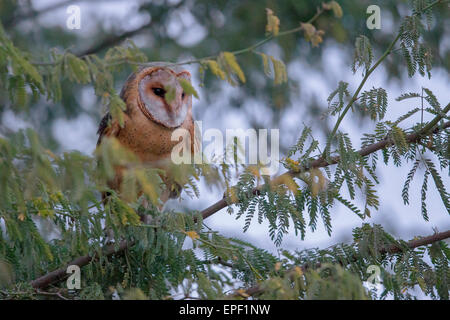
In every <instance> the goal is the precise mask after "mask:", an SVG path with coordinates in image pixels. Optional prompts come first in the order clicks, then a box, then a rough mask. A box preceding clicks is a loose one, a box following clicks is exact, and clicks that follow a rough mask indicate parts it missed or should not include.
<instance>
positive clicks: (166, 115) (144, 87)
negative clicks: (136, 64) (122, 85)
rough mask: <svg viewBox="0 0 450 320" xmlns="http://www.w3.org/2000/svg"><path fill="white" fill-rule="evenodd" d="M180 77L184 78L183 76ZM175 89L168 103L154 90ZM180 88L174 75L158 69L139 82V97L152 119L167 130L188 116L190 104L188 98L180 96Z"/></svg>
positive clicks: (189, 98)
mask: <svg viewBox="0 0 450 320" xmlns="http://www.w3.org/2000/svg"><path fill="white" fill-rule="evenodd" d="M180 77H183V78H186V77H185V76H184V74H181V75H180ZM155 88H160V89H167V88H173V89H175V98H174V99H173V100H172V101H171V102H170V103H168V102H167V101H166V99H165V97H164V96H158V95H157V94H155V92H154V89H155ZM182 93H183V88H182V87H181V85H180V83H179V81H178V79H177V76H176V74H174V73H172V72H170V71H169V70H165V69H158V70H156V71H154V72H153V73H151V74H149V75H147V76H145V77H144V78H143V79H142V80H141V81H140V82H139V96H140V98H141V101H142V102H143V104H144V106H145V108H146V109H147V111H148V112H149V113H150V115H151V116H152V118H153V119H154V120H155V121H156V122H158V123H160V124H162V125H164V126H165V127H168V128H176V127H179V126H180V125H181V124H182V123H183V122H184V120H185V119H186V116H187V114H188V111H189V108H190V106H191V103H192V98H191V97H190V96H185V97H184V98H183V96H182Z"/></svg>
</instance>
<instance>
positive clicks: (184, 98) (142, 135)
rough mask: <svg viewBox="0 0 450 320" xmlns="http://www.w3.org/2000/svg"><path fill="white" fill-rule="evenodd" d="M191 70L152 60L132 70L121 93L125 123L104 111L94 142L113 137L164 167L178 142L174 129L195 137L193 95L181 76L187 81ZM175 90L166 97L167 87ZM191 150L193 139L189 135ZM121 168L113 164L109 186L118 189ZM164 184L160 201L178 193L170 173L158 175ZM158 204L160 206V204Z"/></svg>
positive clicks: (144, 158) (142, 158) (192, 148)
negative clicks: (149, 64) (168, 99)
mask: <svg viewBox="0 0 450 320" xmlns="http://www.w3.org/2000/svg"><path fill="white" fill-rule="evenodd" d="M190 78H191V76H190V73H189V72H188V71H186V70H183V69H181V68H180V67H176V66H173V65H172V66H168V65H164V64H163V63H154V64H152V65H151V66H149V67H145V68H141V69H140V70H139V71H137V72H135V73H132V74H131V75H130V76H129V77H128V79H127V80H126V82H125V84H124V86H123V88H122V91H121V93H120V97H121V98H122V100H123V101H124V102H125V104H126V110H125V112H124V125H123V127H120V125H119V123H118V122H117V121H114V120H112V118H111V115H110V114H109V113H107V114H106V115H105V116H104V117H103V119H102V120H101V122H100V126H99V129H98V134H99V138H98V142H97V146H98V145H100V144H101V142H102V138H103V137H105V136H106V137H115V138H116V139H117V140H118V141H119V142H120V143H121V144H122V145H123V146H124V147H126V148H127V149H128V150H130V151H131V152H133V153H134V154H135V155H136V156H137V157H138V158H139V159H140V160H141V161H142V162H143V163H145V164H147V165H149V166H151V167H154V168H159V169H163V170H167V169H168V167H169V164H170V161H171V152H172V148H173V147H174V146H175V145H176V144H177V143H178V142H177V141H172V139H171V136H172V133H173V132H174V130H176V129H178V128H183V129H185V130H186V132H189V134H190V136H191V137H194V136H195V134H194V127H195V126H194V119H193V116H192V96H191V95H187V94H185V92H184V91H183V88H182V86H181V85H180V79H185V80H187V81H189V82H190ZM168 88H172V90H173V89H174V90H175V97H174V98H173V99H171V101H167V99H166V95H165V94H166V90H168ZM191 141H192V146H191V150H192V152H193V153H194V150H195V144H196V143H197V142H196V140H195V139H191ZM121 172H122V170H121V168H116V176H115V178H114V180H113V181H110V183H109V186H110V188H112V189H114V190H117V191H119V190H120V184H121V181H122V174H121ZM161 178H162V179H163V181H164V182H165V184H166V188H165V190H164V191H163V193H162V194H161V196H160V200H161V202H162V205H163V204H164V203H165V202H166V201H167V200H168V199H169V198H171V197H175V196H176V195H177V194H178V193H179V191H180V190H179V186H178V188H175V189H178V190H174V188H173V186H174V184H173V183H172V182H171V181H170V175H166V176H164V177H163V176H162V177H161ZM162 205H161V206H160V208H161V207H162Z"/></svg>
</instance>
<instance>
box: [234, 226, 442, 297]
mask: <svg viewBox="0 0 450 320" xmlns="http://www.w3.org/2000/svg"><path fill="white" fill-rule="evenodd" d="M448 238H450V230H447V231H444V232H439V233H435V234H433V235H430V236H427V237H422V238H420V239H417V240H411V241H409V242H408V245H407V247H408V250H412V249H415V248H418V247H422V246H426V245H429V244H432V243H435V242H438V241H441V240H445V239H448ZM402 251H405V248H404V247H401V246H396V245H393V246H391V247H389V248H382V249H380V250H379V252H380V253H381V254H395V253H399V252H402ZM352 259H356V257H354V258H352ZM320 267H321V263H320V262H319V263H317V264H316V266H315V268H316V269H317V268H320ZM309 268H310V266H309V265H307V264H305V265H302V266H301V267H300V269H301V270H302V271H303V272H305V271H306V270H307V269H309ZM289 272H294V270H293V269H292V270H289V271H288V273H289ZM263 292H264V288H262V287H261V286H260V285H256V286H253V287H251V288H248V289H247V290H242V289H240V290H236V291H235V292H234V293H233V294H232V295H231V296H232V297H242V298H248V297H250V296H256V295H259V294H262V293H263Z"/></svg>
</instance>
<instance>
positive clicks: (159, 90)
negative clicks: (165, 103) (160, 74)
mask: <svg viewBox="0 0 450 320" xmlns="http://www.w3.org/2000/svg"><path fill="white" fill-rule="evenodd" d="M152 90H153V93H154V94H156V95H157V96H159V97H161V98H163V97H164V95H165V94H166V90H164V89H162V88H153V89H152Z"/></svg>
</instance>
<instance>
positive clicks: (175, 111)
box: [167, 86, 183, 119]
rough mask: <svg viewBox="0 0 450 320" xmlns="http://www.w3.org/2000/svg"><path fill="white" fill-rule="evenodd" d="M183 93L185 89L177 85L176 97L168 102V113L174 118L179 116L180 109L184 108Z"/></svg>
mask: <svg viewBox="0 0 450 320" xmlns="http://www.w3.org/2000/svg"><path fill="white" fill-rule="evenodd" d="M182 94H183V89H182V88H181V87H179V86H177V88H176V91H175V98H174V99H173V100H172V101H170V103H167V113H168V114H169V116H170V117H171V118H173V119H175V118H176V117H178V116H179V114H180V111H181V109H182V106H183V99H182Z"/></svg>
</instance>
